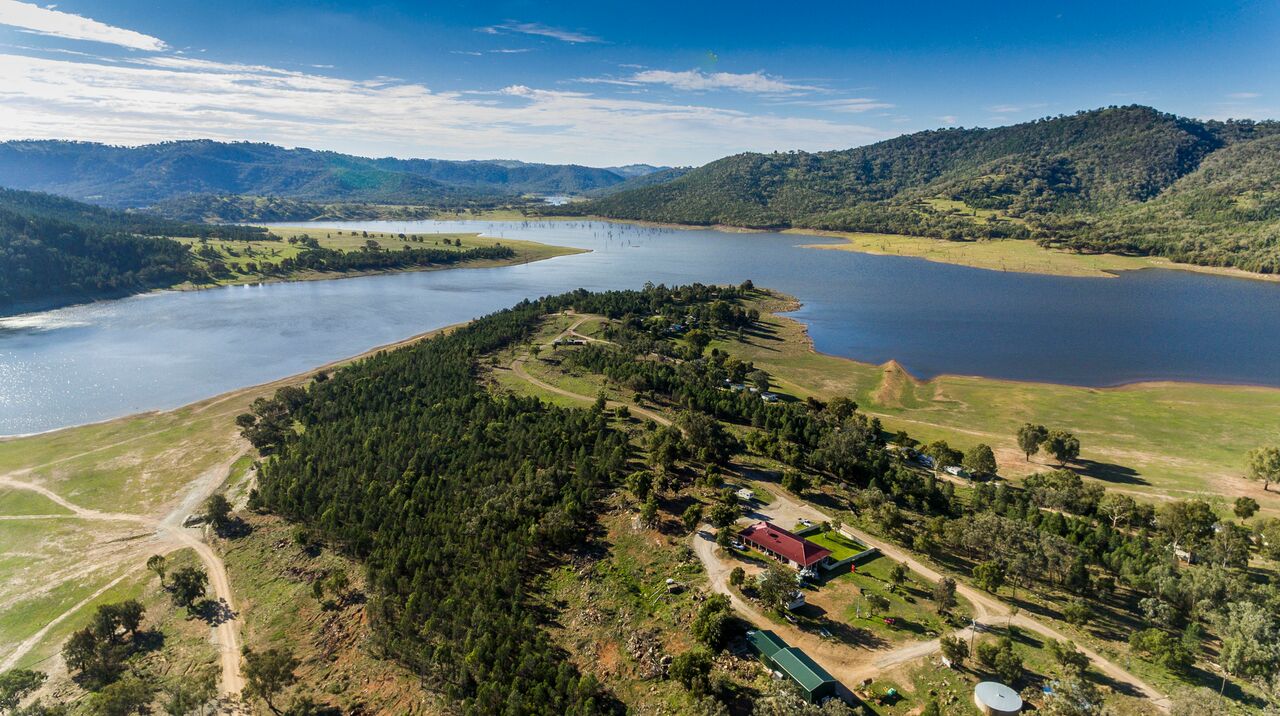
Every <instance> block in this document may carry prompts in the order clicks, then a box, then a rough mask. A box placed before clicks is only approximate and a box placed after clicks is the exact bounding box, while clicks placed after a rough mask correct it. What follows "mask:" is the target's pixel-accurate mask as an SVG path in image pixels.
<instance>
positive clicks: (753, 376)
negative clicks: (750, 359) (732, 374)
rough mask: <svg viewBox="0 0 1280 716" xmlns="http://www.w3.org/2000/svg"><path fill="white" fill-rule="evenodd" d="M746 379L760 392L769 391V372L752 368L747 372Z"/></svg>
mask: <svg viewBox="0 0 1280 716" xmlns="http://www.w3.org/2000/svg"><path fill="white" fill-rule="evenodd" d="M747 380H748V381H750V382H751V385H752V386H753V387H754V388H755V389H756V390H758V391H760V392H761V393H767V392H769V387H770V386H769V374H768V373H766V372H764V371H762V370H759V369H757V370H753V371H751V372H750V373H748V374H747Z"/></svg>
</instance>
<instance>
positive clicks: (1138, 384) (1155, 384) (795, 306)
mask: <svg viewBox="0 0 1280 716" xmlns="http://www.w3.org/2000/svg"><path fill="white" fill-rule="evenodd" d="M764 292H766V293H767V296H768V298H767V299H766V300H772V301H777V302H779V304H780V307H779V308H769V309H768V312H769V313H771V314H773V315H774V316H775V317H777V318H778V319H780V320H784V321H789V322H791V323H794V324H795V325H797V326H798V327H799V329H800V332H801V333H802V334H803V336H804V340H805V348H806V350H808V351H809V352H810V353H813V354H815V355H820V356H823V357H826V358H831V359H834V360H838V361H844V362H848V363H851V364H853V365H857V366H863V367H870V368H877V369H881V370H884V369H887V368H894V369H896V370H900V371H902V373H903V374H904V375H906V376H907V377H908V378H909V379H910V380H912V381H914V382H916V383H919V384H929V383H932V382H934V381H938V380H943V379H958V380H966V381H982V382H986V383H991V384H999V385H1006V386H1014V387H1016V386H1024V387H1035V386H1047V387H1053V388H1075V389H1078V390H1089V391H1097V392H1102V393H1109V392H1123V391H1132V390H1141V389H1152V388H1162V387H1173V388H1178V387H1200V388H1210V389H1223V390H1239V391H1248V392H1262V393H1276V392H1280V386H1271V385H1260V384H1256V383H1212V382H1205V381H1193V380H1136V381H1131V382H1127V383H1118V384H1115V385H1106V386H1088V385H1074V384H1071V383H1052V382H1048V381H1036V380H1019V379H1015V378H997V377H992V376H984V375H968V374H964V373H941V374H938V375H935V376H933V377H932V378H918V377H916V376H915V375H912V374H911V372H910V371H908V370H907V369H906V368H905V367H903V366H902V364H901V363H898V362H897V360H894V359H890V360H888V361H886V362H884V363H878V364H877V363H871V362H869V361H862V360H858V359H856V358H850V357H848V356H842V355H837V354H834V353H824V352H822V351H820V350H818V348H817V346H816V344H815V343H814V341H813V336H811V335H810V334H809V326H808V325H807V324H806V323H804V322H803V321H801V320H799V319H796V318H793V317H791V316H789V315H787V314H789V313H793V312H795V311H796V310H799V309H800V308H801V307H802V306H803V303H801V302H800V301H799V300H798V299H796V298H795V297H793V296H789V295H787V294H784V293H780V292H776V291H772V290H769V289H764ZM473 320H475V319H472V320H467V321H461V322H459V323H452V324H449V325H447V326H441V327H440V328H435V329H432V330H429V331H425V332H422V333H417V334H414V335H412V336H408V337H406V338H402V339H400V340H396V341H392V342H390V343H384V344H381V345H378V346H374V347H372V348H369V349H367V350H364V351H361V352H360V353H357V354H355V355H351V356H348V357H345V358H339V359H337V360H334V361H330V362H328V363H323V364H321V365H318V366H314V367H312V368H308V369H307V370H304V371H300V372H298V373H294V374H292V375H287V376H283V377H280V378H276V379H273V380H269V381H266V382H263V383H256V384H253V385H247V386H244V387H241V388H236V389H233V390H229V391H224V392H222V393H217V394H215V395H211V396H208V397H205V398H201V399H199V400H195V401H193V402H190V403H185V404H183V405H178V406H175V407H172V408H163V409H156V410H143V411H139V412H136V413H127V414H124V415H117V416H114V417H110V418H103V419H101V420H94V421H90V422H87V423H77V424H75V425H65V426H63V427H59V428H50V429H49V430H40V431H36V432H32V433H15V434H12V435H0V445H3V444H4V443H6V442H11V441H14V440H21V439H23V438H30V437H39V436H46V435H51V434H53V433H58V432H62V431H66V430H77V429H80V428H86V427H91V426H95V425H105V424H108V423H112V422H116V421H123V420H130V419H133V418H137V417H140V416H144V415H161V414H165V413H174V412H177V411H179V410H186V409H190V408H196V407H199V406H202V405H205V404H213V403H218V402H221V401H223V400H229V399H232V398H234V397H236V396H240V395H244V394H247V393H253V392H257V391H261V390H266V389H269V388H279V387H284V386H286V385H293V384H296V383H299V382H303V381H306V380H310V379H312V378H314V377H315V374H316V373H320V372H326V371H331V370H335V369H337V368H341V367H342V366H344V365H347V364H349V363H353V362H355V361H358V360H361V359H363V358H367V357H369V356H372V355H375V354H377V353H379V352H381V351H388V350H395V349H398V348H403V347H406V346H409V345H412V344H414V343H417V342H419V341H422V340H425V339H427V338H431V337H432V336H435V335H437V334H440V333H443V332H447V331H452V330H456V329H458V328H461V327H463V326H466V325H468V324H470V323H471V322H472V321H473Z"/></svg>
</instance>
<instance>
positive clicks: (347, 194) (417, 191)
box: [0, 139, 664, 208]
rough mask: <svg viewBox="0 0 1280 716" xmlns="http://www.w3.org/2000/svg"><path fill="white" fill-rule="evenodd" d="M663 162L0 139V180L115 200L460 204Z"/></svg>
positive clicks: (581, 182)
mask: <svg viewBox="0 0 1280 716" xmlns="http://www.w3.org/2000/svg"><path fill="white" fill-rule="evenodd" d="M662 169H664V168H663V167H650V166H649V165H628V166H626V167H616V168H614V169H607V168H597V167H586V166H581V165H576V164H538V163H530V162H521V161H515V160H462V161H459V160H446V159H399V158H395V157H378V158H370V157H360V156H356V155H351V154H342V153H340V152H332V151H327V150H313V149H306V148H294V149H288V148H285V147H280V146H278V145H274V144H267V143H261V142H219V141H214V140H208V139H197V140H178V141H172V142H162V143H158V144H145V145H140V146H136V147H124V146H113V145H106V144H98V143H95V142H76V141H64V140H14V141H9V142H3V143H0V186H7V187H11V188H14V189H21V190H25V191H40V192H46V193H51V194H59V195H62V196H67V197H69V198H72V199H76V200H79V201H88V202H93V203H97V204H101V205H104V206H109V207H112V208H143V207H147V206H151V205H153V204H157V203H161V202H164V201H169V200H173V199H179V198H183V197H189V196H197V195H204V194H208V195H222V196H227V195H250V196H275V197H281V198H288V199H299V200H306V201H319V202H329V201H350V202H380V203H387V204H414V203H419V204H459V203H465V202H467V201H472V200H475V199H477V198H493V197H507V198H510V197H518V196H520V195H522V194H579V193H584V192H586V191H589V190H592V189H596V188H601V187H606V186H612V185H614V184H621V183H623V182H624V181H626V180H627V179H629V178H631V177H634V176H642V175H644V174H647V173H650V170H658V171H660V170H662Z"/></svg>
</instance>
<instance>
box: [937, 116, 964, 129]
mask: <svg viewBox="0 0 1280 716" xmlns="http://www.w3.org/2000/svg"><path fill="white" fill-rule="evenodd" d="M938 121H939V122H942V123H943V124H945V125H947V126H950V125H953V124H955V123H956V122H959V121H960V118H959V117H957V116H955V115H954V114H944V115H942V116H941V117H938Z"/></svg>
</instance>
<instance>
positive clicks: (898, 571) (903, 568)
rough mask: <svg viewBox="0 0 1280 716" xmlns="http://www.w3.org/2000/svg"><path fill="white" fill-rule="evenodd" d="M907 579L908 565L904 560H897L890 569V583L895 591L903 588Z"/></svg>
mask: <svg viewBox="0 0 1280 716" xmlns="http://www.w3.org/2000/svg"><path fill="white" fill-rule="evenodd" d="M906 581H907V565H905V564H903V563H902V562H895V563H894V565H893V567H891V568H890V569H889V584H890V585H892V588H893V591H895V592H896V591H898V590H899V589H901V588H902V585H903V583H904V582H906Z"/></svg>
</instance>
